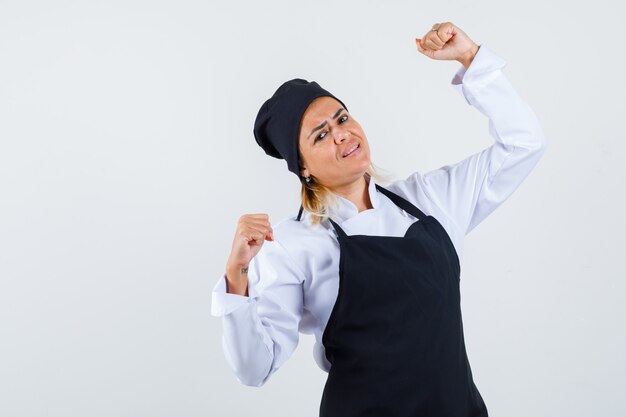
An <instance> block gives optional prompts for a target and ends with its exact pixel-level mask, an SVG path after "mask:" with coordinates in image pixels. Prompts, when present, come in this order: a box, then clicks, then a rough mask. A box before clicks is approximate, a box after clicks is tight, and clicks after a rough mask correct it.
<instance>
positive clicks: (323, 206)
mask: <svg viewBox="0 0 626 417" xmlns="http://www.w3.org/2000/svg"><path fill="white" fill-rule="evenodd" d="M380 170H382V169H381V168H379V167H376V166H375V165H374V164H373V163H370V166H369V168H368V169H367V171H366V172H365V174H364V175H365V176H366V177H367V178H368V179H369V178H374V179H375V180H376V183H378V184H386V183H387V182H389V181H391V180H392V179H393V177H392V175H389V174H386V175H385V174H381V173H380V172H379V171H380ZM310 178H311V181H310V182H306V181H302V191H301V193H300V194H301V197H302V207H303V208H304V209H305V210H306V211H307V212H309V214H310V215H311V223H312V224H313V225H316V224H319V223H320V222H321V221H322V220H324V219H326V218H328V214H329V203H330V204H336V202H337V199H336V196H335V194H334V193H333V192H332V191H331V190H330V189H329V188H328V187H326V186H325V185H323V184H321V183H319V182H318V181H317V180H316V178H315V177H314V176H311V177H310Z"/></svg>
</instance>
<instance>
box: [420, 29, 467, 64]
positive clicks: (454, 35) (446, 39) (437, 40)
mask: <svg viewBox="0 0 626 417" xmlns="http://www.w3.org/2000/svg"><path fill="white" fill-rule="evenodd" d="M432 27H433V29H436V30H432V29H431V30H429V31H428V32H427V33H426V34H425V35H424V36H423V37H422V38H415V43H416V44H417V50H418V51H419V52H421V53H422V54H424V55H426V56H427V57H429V58H432V59H437V60H449V61H451V60H454V61H459V62H460V63H461V64H463V66H464V67H465V68H467V67H469V66H470V64H471V63H472V60H473V59H474V56H475V55H476V53H477V52H478V48H479V46H478V45H477V44H476V43H475V42H474V41H473V40H471V39H470V38H469V36H467V35H466V34H465V32H463V31H462V30H461V29H460V28H458V27H456V26H454V24H453V23H452V22H444V23H440V24H439V23H435V24H434V25H433V26H432Z"/></svg>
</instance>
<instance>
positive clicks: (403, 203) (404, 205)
mask: <svg viewBox="0 0 626 417" xmlns="http://www.w3.org/2000/svg"><path fill="white" fill-rule="evenodd" d="M376 188H377V189H378V191H380V192H381V193H383V194H385V195H386V196H387V197H389V199H390V200H391V201H393V202H394V203H395V204H396V206H398V207H400V208H401V209H403V210H404V211H406V212H407V213H409V214H411V215H412V216H413V217H416V218H418V219H420V220H421V219H423V218H425V217H427V216H426V215H425V214H424V213H423V212H422V210H420V209H418V208H417V207H416V206H415V205H414V204H412V203H410V202H409V201H407V200H405V199H404V198H402V197H400V196H399V195H398V194H395V193H393V192H391V191H389V190H388V189H386V188H384V187H383V186H381V185H378V184H376Z"/></svg>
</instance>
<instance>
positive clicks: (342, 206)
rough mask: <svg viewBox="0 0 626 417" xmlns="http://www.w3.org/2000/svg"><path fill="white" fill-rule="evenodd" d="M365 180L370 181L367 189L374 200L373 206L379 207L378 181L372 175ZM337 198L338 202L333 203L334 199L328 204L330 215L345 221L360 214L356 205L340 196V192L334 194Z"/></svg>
mask: <svg viewBox="0 0 626 417" xmlns="http://www.w3.org/2000/svg"><path fill="white" fill-rule="evenodd" d="M365 180H366V181H368V186H367V191H368V193H369V196H370V201H371V202H372V208H373V209H376V208H378V203H379V200H378V190H377V189H376V181H375V180H374V178H372V177H370V176H366V177H365ZM333 195H334V196H335V199H336V204H332V200H331V201H330V203H329V205H328V211H329V214H330V217H332V219H333V220H334V221H336V222H338V223H340V222H344V221H346V220H348V219H350V218H352V217H354V216H356V215H357V214H359V210H358V209H357V207H356V205H354V203H353V202H352V201H350V200H348V199H347V198H345V197H342V196H340V195H339V194H333Z"/></svg>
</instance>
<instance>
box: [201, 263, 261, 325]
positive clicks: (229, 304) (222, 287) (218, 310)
mask: <svg viewBox="0 0 626 417" xmlns="http://www.w3.org/2000/svg"><path fill="white" fill-rule="evenodd" d="M248 294H250V297H246V296H245V295H239V294H231V293H229V292H226V275H225V274H223V275H222V276H221V277H220V278H219V280H218V281H217V284H215V286H214V287H213V291H212V293H211V315H212V316H215V317H221V316H224V315H226V314H230V313H232V312H233V311H235V310H237V309H239V308H241V307H242V306H244V305H246V304H248V303H251V302H253V301H254V299H255V298H256V294H255V292H254V289H253V288H250V285H248Z"/></svg>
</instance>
